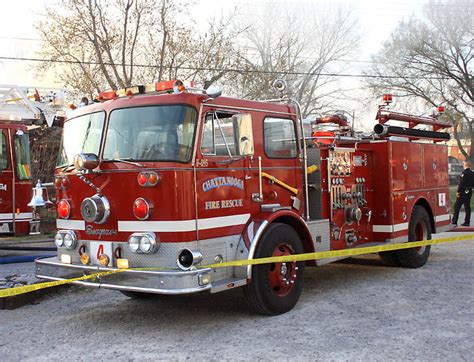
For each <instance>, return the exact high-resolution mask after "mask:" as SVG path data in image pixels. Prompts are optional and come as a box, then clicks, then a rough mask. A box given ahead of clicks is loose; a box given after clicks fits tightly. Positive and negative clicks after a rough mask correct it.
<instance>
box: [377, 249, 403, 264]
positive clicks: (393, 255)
mask: <svg viewBox="0 0 474 362" xmlns="http://www.w3.org/2000/svg"><path fill="white" fill-rule="evenodd" d="M379 257H380V260H381V261H382V263H383V264H384V265H386V266H401V265H400V260H399V259H398V254H397V252H396V251H382V252H381V253H379Z"/></svg>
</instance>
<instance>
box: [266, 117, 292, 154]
mask: <svg viewBox="0 0 474 362" xmlns="http://www.w3.org/2000/svg"><path fill="white" fill-rule="evenodd" d="M263 135H264V139H265V140H264V141H265V154H266V155H267V157H269V158H294V157H296V155H297V154H298V151H297V148H296V135H295V124H294V122H293V121H292V120H291V119H284V118H272V117H268V118H265V120H264V121H263Z"/></svg>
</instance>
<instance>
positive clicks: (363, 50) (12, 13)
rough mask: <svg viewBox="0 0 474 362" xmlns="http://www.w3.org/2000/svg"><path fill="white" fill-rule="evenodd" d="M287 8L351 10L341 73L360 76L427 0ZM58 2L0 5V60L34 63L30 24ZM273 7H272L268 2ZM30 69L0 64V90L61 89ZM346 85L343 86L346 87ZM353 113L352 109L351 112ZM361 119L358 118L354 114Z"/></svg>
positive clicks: (19, 0) (360, 0)
mask: <svg viewBox="0 0 474 362" xmlns="http://www.w3.org/2000/svg"><path fill="white" fill-rule="evenodd" d="M280 1H281V2H284V3H291V6H292V7H294V8H296V9H298V8H299V7H301V8H302V11H303V7H304V5H306V4H308V3H311V4H312V5H315V4H316V5H317V4H318V3H323V4H326V5H327V4H333V3H336V2H337V3H341V4H343V5H346V4H347V6H350V7H352V8H353V9H354V11H355V15H356V17H357V18H358V21H359V24H360V30H361V31H362V35H363V38H362V41H361V45H360V48H359V50H358V52H357V54H355V55H354V56H352V57H350V59H348V61H349V62H348V63H347V64H344V65H345V66H348V67H347V68H346V69H347V70H346V71H345V72H349V73H358V74H360V73H361V71H362V69H363V68H364V67H367V66H368V65H369V63H368V60H369V59H370V55H371V54H373V53H375V52H377V51H378V50H379V49H380V47H381V45H382V43H383V42H384V41H385V40H386V39H388V37H389V35H390V33H391V32H392V31H393V29H394V28H395V26H396V25H397V23H398V22H399V21H400V20H402V19H406V18H408V17H409V16H411V15H412V14H415V15H419V14H420V13H421V9H422V6H423V4H425V3H426V2H427V1H428V0H332V1H329V2H328V1H325V2H324V0H313V1H308V0H306V1H305V0H280ZM56 2H57V0H14V1H6V0H1V3H2V5H3V8H2V11H1V13H0V57H26V58H35V57H38V54H37V52H38V49H39V46H40V43H39V41H38V34H36V31H35V28H34V24H36V23H37V22H38V21H40V19H41V16H40V14H41V13H42V11H44V7H45V5H51V4H54V3H56ZM268 2H272V1H268V0H252V1H249V0H240V1H239V0H226V1H220V2H216V1H215V0H197V1H196V5H195V7H194V9H193V10H191V11H190V13H191V16H193V17H194V19H193V20H194V21H195V22H196V23H198V24H202V23H204V22H205V21H206V18H207V17H208V16H209V15H219V14H220V13H222V12H224V13H225V12H226V11H229V10H231V9H233V8H234V7H235V6H236V5H240V6H241V8H242V9H243V12H244V16H245V12H249V13H251V12H252V9H256V8H258V7H262V6H264V5H265V4H266V3H268ZM273 2H274V1H273ZM35 64H36V63H33V62H26V61H14V60H3V59H0V84H17V85H21V86H30V87H31V86H34V87H55V88H56V87H61V86H62V85H61V84H59V83H57V82H55V79H54V76H52V75H46V76H44V75H43V74H41V75H40V74H37V72H35ZM348 82H349V83H350V87H351V88H357V86H358V82H360V79H358V78H354V79H350V80H348ZM348 82H345V84H347V83H348ZM354 107H356V106H354ZM359 114H361V112H359Z"/></svg>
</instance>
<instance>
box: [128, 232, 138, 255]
mask: <svg viewBox="0 0 474 362" xmlns="http://www.w3.org/2000/svg"><path fill="white" fill-rule="evenodd" d="M139 246H140V238H139V237H138V236H132V237H130V238H129V239H128V247H129V248H130V250H131V251H133V252H134V253H136V252H137V251H138V247H139Z"/></svg>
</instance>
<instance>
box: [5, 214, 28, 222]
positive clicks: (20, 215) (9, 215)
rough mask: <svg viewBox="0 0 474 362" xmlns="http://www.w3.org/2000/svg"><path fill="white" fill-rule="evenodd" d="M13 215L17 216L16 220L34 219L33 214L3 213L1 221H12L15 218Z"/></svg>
mask: <svg viewBox="0 0 474 362" xmlns="http://www.w3.org/2000/svg"><path fill="white" fill-rule="evenodd" d="M13 214H15V220H19V219H32V218H33V213H32V212H20V213H18V214H17V213H12V212H2V213H1V214H0V220H7V219H8V220H10V221H11V219H12V217H13Z"/></svg>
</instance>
